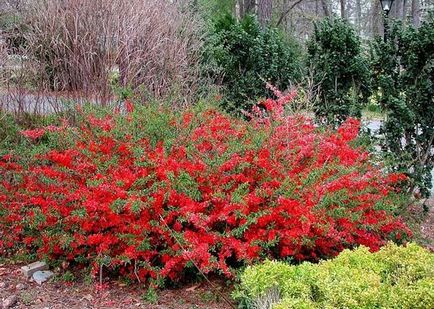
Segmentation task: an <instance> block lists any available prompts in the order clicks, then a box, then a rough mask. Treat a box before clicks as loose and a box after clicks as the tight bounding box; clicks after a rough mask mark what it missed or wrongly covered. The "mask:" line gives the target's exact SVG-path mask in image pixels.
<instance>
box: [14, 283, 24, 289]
mask: <svg viewBox="0 0 434 309" xmlns="http://www.w3.org/2000/svg"><path fill="white" fill-rule="evenodd" d="M15 289H17V291H21V290H25V289H26V286H25V285H24V284H22V283H18V284H17V285H16V286H15Z"/></svg>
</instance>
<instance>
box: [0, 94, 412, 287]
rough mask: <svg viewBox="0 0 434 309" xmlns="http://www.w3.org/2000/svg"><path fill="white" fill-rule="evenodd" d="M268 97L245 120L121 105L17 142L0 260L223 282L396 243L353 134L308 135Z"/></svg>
mask: <svg viewBox="0 0 434 309" xmlns="http://www.w3.org/2000/svg"><path fill="white" fill-rule="evenodd" d="M270 89H273V88H272V87H270ZM274 92H275V95H276V97H278V99H276V100H272V99H268V100H266V101H263V102H261V103H260V104H259V105H258V106H256V107H255V108H254V109H253V111H252V114H251V115H250V116H249V117H250V118H251V119H250V120H249V121H246V120H242V119H238V118H234V117H231V116H229V115H226V114H224V113H222V112H220V111H219V110H217V109H215V108H199V107H198V108H196V109H193V110H184V111H182V112H178V113H176V112H172V111H169V110H166V109H164V108H163V107H154V108H151V107H141V108H134V106H133V105H132V104H131V102H129V101H127V102H126V106H125V110H124V109H121V110H118V111H116V112H115V113H114V114H113V113H112V112H111V111H109V112H107V111H105V112H104V111H100V112H92V113H90V112H86V111H81V110H78V116H77V117H76V118H75V120H74V122H75V124H74V125H70V124H68V123H66V122H64V123H63V124H62V123H59V125H57V126H53V125H51V126H45V127H39V128H35V129H31V130H24V131H22V132H21V134H22V136H23V138H25V142H26V144H25V147H26V149H27V150H28V152H27V153H29V155H27V156H23V153H20V152H19V151H15V152H14V151H11V152H10V153H8V154H4V155H2V157H1V159H0V236H1V238H0V239H1V240H0V252H1V254H6V255H7V254H10V253H13V252H16V251H17V250H21V251H24V252H26V253H27V254H34V253H36V254H37V255H38V256H40V257H47V258H50V259H57V260H67V261H69V262H70V263H77V264H79V265H91V266H92V267H93V270H94V273H96V272H98V271H100V270H101V269H110V271H112V272H116V273H119V274H122V275H126V276H130V277H131V278H134V279H137V280H139V281H140V282H143V281H144V280H146V279H153V280H156V281H154V282H155V283H161V282H162V281H163V279H170V280H177V279H180V278H182V277H184V276H186V275H188V274H191V273H196V271H197V270H196V267H197V268H198V269H200V270H201V271H202V272H203V273H209V272H215V273H222V274H224V275H227V276H233V275H234V271H235V269H236V268H237V267H239V266H242V265H246V264H250V263H253V262H256V261H260V260H263V259H265V258H268V259H283V260H287V259H291V260H294V261H304V260H308V261H316V260H318V259H320V258H327V257H333V256H335V255H337V254H338V253H339V252H340V251H342V250H343V249H345V248H352V247H354V246H356V245H360V244H362V245H365V246H368V247H370V249H371V250H374V251H375V250H378V249H379V248H380V246H382V245H383V244H385V243H386V241H387V240H389V239H393V240H395V241H398V242H399V241H404V240H406V239H407V238H408V236H409V234H410V232H409V230H408V229H407V228H406V226H405V225H404V224H403V223H402V222H401V221H400V219H399V218H396V217H395V216H394V215H393V212H394V211H395V209H396V207H397V205H396V203H395V199H396V196H397V195H398V192H397V189H396V188H395V185H396V184H397V183H398V182H399V181H401V180H402V176H401V175H398V174H390V175H384V174H383V172H382V170H381V167H379V166H376V165H374V164H373V163H372V162H371V161H370V158H369V155H368V153H367V152H366V151H365V150H364V149H363V148H362V147H360V146H358V144H357V135H358V131H359V122H358V121H357V120H353V119H349V120H348V121H346V122H345V123H344V124H343V125H342V126H341V127H340V128H339V129H338V130H336V131H331V130H328V129H321V128H318V127H316V126H315V125H314V122H313V121H312V120H311V119H309V118H306V117H302V116H285V113H284V106H285V104H287V103H288V102H290V101H291V100H292V99H293V97H294V96H295V93H293V92H292V93H289V94H287V95H282V94H281V93H280V92H278V91H276V90H275V89H274Z"/></svg>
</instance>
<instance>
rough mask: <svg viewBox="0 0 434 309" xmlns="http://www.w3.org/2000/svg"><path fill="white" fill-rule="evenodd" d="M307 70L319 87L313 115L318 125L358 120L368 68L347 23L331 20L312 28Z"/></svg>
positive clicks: (340, 20)
mask: <svg viewBox="0 0 434 309" xmlns="http://www.w3.org/2000/svg"><path fill="white" fill-rule="evenodd" d="M308 66H310V67H312V68H313V72H314V83H315V84H316V85H318V87H319V95H318V97H317V99H316V101H315V113H316V115H317V116H318V117H319V119H320V121H321V122H323V123H329V124H338V123H340V122H342V121H343V120H345V119H346V118H347V117H348V116H355V117H360V116H361V110H362V106H363V103H364V102H365V101H366V97H364V96H363V95H364V90H365V89H366V88H367V77H368V70H367V69H368V68H367V63H366V60H365V59H364V57H363V56H362V48H361V42H360V39H359V37H358V36H357V35H356V33H355V31H354V29H353V28H352V27H351V26H350V25H349V24H348V22H346V21H344V20H342V19H337V18H333V19H326V20H324V21H322V22H320V23H317V24H316V25H315V30H314V33H313V36H312V38H311V39H310V40H309V42H308Z"/></svg>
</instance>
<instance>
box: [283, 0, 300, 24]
mask: <svg viewBox="0 0 434 309" xmlns="http://www.w3.org/2000/svg"><path fill="white" fill-rule="evenodd" d="M303 1H304V0H297V1H295V2H294V3H293V4H292V5H291V6H290V7H289V8H288V9H287V10H286V11H285V12H283V13H282V14H281V15H280V18H279V20H278V21H277V24H276V27H278V26H279V25H280V24H281V23H282V21H283V19H284V18H285V17H286V15H288V14H289V12H291V11H292V9H293V8H294V7H295V6H296V5H298V4H300V3H301V2H303Z"/></svg>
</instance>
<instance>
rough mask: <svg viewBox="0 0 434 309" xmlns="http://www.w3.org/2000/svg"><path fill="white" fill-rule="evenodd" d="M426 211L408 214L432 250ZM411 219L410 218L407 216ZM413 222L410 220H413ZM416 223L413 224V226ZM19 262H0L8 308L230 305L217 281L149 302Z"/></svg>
mask: <svg viewBox="0 0 434 309" xmlns="http://www.w3.org/2000/svg"><path fill="white" fill-rule="evenodd" d="M426 206H427V208H428V212H424V211H423V208H422V207H421V206H420V205H417V206H414V207H412V208H411V209H409V211H410V216H411V217H413V218H415V219H414V220H415V222H416V218H417V220H420V218H423V221H421V222H416V223H415V225H414V226H413V228H416V229H417V235H416V236H417V237H416V238H417V241H418V242H420V243H421V244H423V245H424V246H425V247H427V248H429V249H430V250H432V251H434V199H431V200H429V201H427V202H426ZM409 220H411V218H410V219H409ZM413 223H414V222H413ZM415 226H416V227H415ZM22 265H23V264H13V263H3V264H1V263H0V308H1V309H5V308H2V306H3V305H4V304H5V301H6V300H7V298H11V297H12V298H14V301H13V306H11V307H8V308H14V309H20V308H40V309H63V308H68V309H104V308H122V309H133V308H135V309H136V308H145V309H151V308H152V309H172V308H173V309H205V308H206V309H226V308H231V306H230V305H229V304H228V303H226V302H225V301H224V300H223V299H222V297H221V295H223V296H224V297H225V298H227V299H230V292H231V288H230V287H227V286H226V285H225V284H224V282H222V281H220V280H213V281H212V284H211V285H210V284H209V283H207V282H206V281H204V282H202V283H197V284H189V285H186V286H184V287H182V288H177V289H165V290H162V291H159V292H158V297H157V301H156V302H154V303H149V302H148V301H147V300H146V299H144V295H146V289H145V288H143V287H140V286H139V285H138V284H132V285H125V284H124V283H120V282H117V281H115V280H112V281H109V282H108V283H107V284H106V285H105V286H104V288H99V287H98V285H96V284H88V283H85V282H80V280H78V281H76V282H74V283H68V282H64V281H61V280H51V281H49V282H47V283H44V284H42V285H38V284H37V283H35V282H32V281H29V280H27V279H26V278H24V277H23V275H22V274H21V271H20V267H21V266H22Z"/></svg>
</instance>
